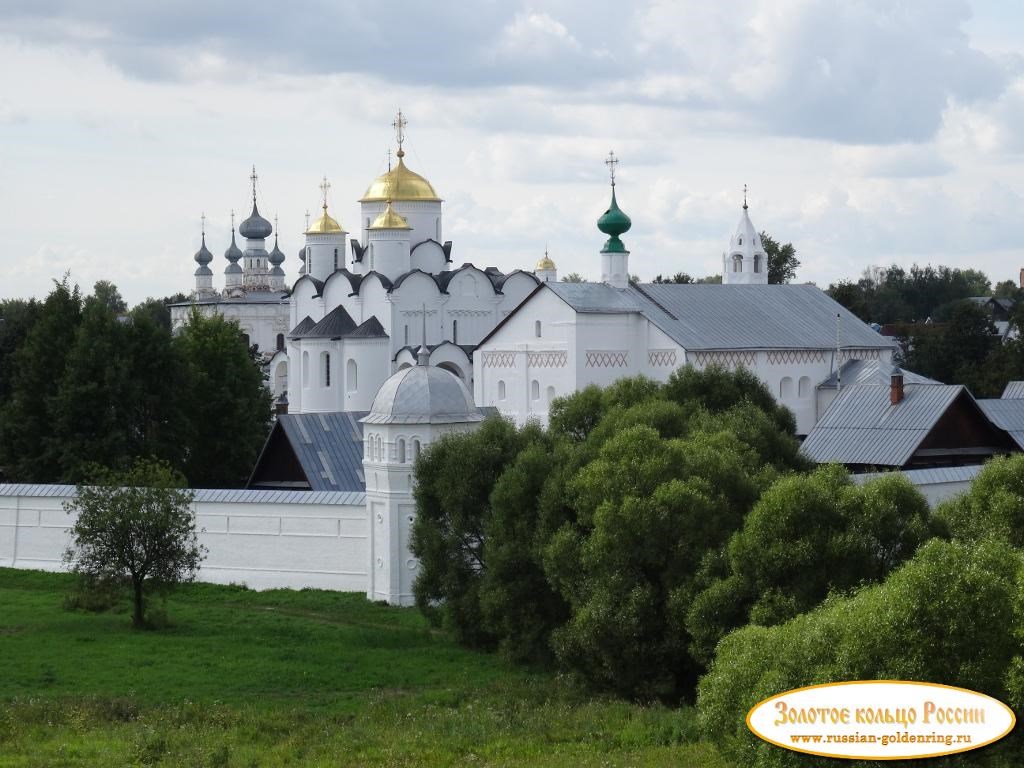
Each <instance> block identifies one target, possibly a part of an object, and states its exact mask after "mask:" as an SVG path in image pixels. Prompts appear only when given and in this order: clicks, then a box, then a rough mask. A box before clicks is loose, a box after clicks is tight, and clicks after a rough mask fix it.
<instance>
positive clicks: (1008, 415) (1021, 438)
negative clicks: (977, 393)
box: [978, 382, 1024, 449]
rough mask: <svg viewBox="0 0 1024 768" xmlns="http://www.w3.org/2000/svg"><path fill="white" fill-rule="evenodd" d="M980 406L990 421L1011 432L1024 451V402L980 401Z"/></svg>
mask: <svg viewBox="0 0 1024 768" xmlns="http://www.w3.org/2000/svg"><path fill="white" fill-rule="evenodd" d="M1010 383H1011V384H1014V383H1019V382H1010ZM1004 395H1005V393H1004ZM978 405H979V406H980V407H981V410H983V411H984V412H985V415H986V416H988V419H989V421H991V422H992V423H993V424H995V425H996V426H997V427H999V428H1000V429H1003V430H1006V431H1007V432H1009V434H1010V437H1012V438H1013V440H1014V442H1016V443H1017V445H1018V446H1020V447H1021V448H1022V449H1024V400H1017V399H1007V400H1002V399H1000V400H994V399H992V400H979V401H978Z"/></svg>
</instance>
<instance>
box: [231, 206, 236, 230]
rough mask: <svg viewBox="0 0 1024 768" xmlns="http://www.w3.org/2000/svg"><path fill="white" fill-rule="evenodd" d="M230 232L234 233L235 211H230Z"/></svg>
mask: <svg viewBox="0 0 1024 768" xmlns="http://www.w3.org/2000/svg"><path fill="white" fill-rule="evenodd" d="M231 231H232V232H234V231H235V209H234V208H232V209H231Z"/></svg>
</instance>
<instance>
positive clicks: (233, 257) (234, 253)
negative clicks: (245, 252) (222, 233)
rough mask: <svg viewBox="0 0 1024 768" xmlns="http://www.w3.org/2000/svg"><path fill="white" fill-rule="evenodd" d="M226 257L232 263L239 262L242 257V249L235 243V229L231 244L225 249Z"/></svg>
mask: <svg viewBox="0 0 1024 768" xmlns="http://www.w3.org/2000/svg"><path fill="white" fill-rule="evenodd" d="M224 258H225V259H227V260H228V261H230V262H231V263H232V264H237V263H238V261H239V259H241V258H242V249H241V248H239V247H238V245H236V244H235V230H233V229H232V230H231V245H229V246H228V249H227V250H226V251H224Z"/></svg>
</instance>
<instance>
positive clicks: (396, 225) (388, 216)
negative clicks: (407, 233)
mask: <svg viewBox="0 0 1024 768" xmlns="http://www.w3.org/2000/svg"><path fill="white" fill-rule="evenodd" d="M370 229H412V227H410V226H409V222H408V221H406V220H405V219H404V218H402V216H400V215H399V214H398V213H396V212H395V209H394V208H392V207H391V201H390V200H389V201H388V204H387V207H386V208H385V209H384V210H383V212H381V214H380V216H378V217H377V218H376V219H375V220H374V222H373V224H371V225H370Z"/></svg>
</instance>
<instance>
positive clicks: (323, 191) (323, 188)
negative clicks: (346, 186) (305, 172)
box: [320, 176, 331, 213]
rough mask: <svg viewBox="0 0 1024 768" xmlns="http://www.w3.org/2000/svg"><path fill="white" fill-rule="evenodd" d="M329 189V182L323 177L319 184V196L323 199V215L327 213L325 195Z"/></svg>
mask: <svg viewBox="0 0 1024 768" xmlns="http://www.w3.org/2000/svg"><path fill="white" fill-rule="evenodd" d="M330 189H331V182H329V181H328V180H327V177H326V176H324V180H323V181H321V182H320V195H321V197H322V198H323V208H324V212H325V213H326V211H327V193H328V192H329V191H330Z"/></svg>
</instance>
